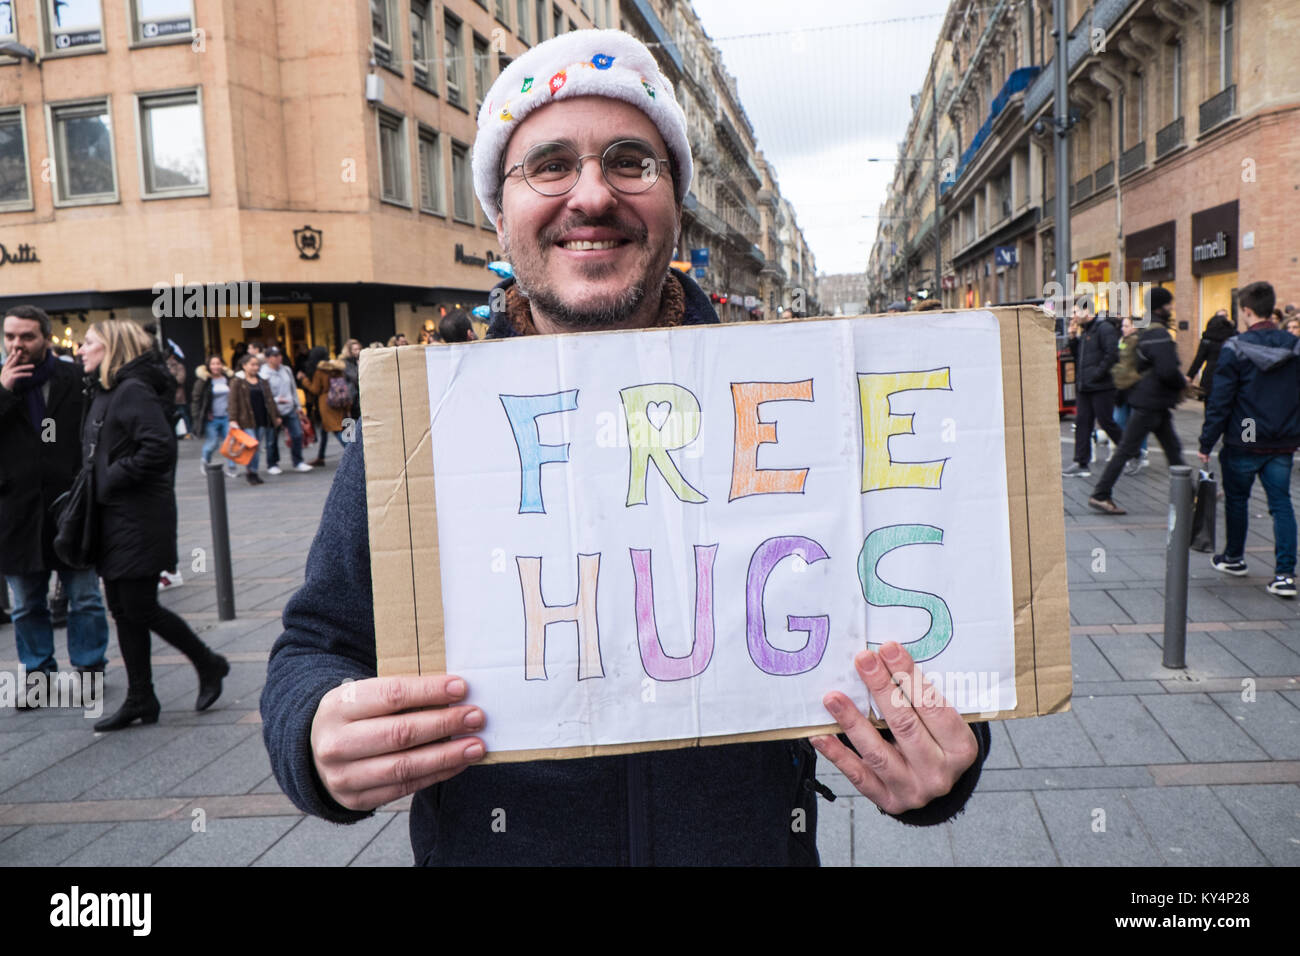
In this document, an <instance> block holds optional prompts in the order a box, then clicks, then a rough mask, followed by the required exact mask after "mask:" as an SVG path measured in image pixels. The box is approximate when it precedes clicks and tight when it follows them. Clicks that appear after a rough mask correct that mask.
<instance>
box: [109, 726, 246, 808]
mask: <svg viewBox="0 0 1300 956" xmlns="http://www.w3.org/2000/svg"><path fill="white" fill-rule="evenodd" d="M255 734H256V735H258V736H260V734H259V732H258V729H257V728H255V727H241V726H232V725H229V724H219V725H216V726H211V727H187V728H185V731H184V732H183V733H181V734H180V735H178V736H177V737H176V738H175V739H173V740H171V741H168V743H167V744H165V745H164V746H162V747H160V748H158V749H157V750H155V751H154V752H153V753H151V754H149V755H148V756H147V757H145V758H144V759H142V760H137V761H136V762H135V763H133V764H131V765H130V766H127V767H123V768H122V769H121V770H119V771H118V772H117V773H116V774H114V775H113V776H112V777H110V778H109V779H107V780H105V781H104V782H103V783H100V784H98V785H97V786H95V787H92V788H91V789H90V790H88V791H87V792H86V793H85V794H84V795H83V797H84V799H87V800H115V799H122V798H126V797H151V796H157V795H159V794H164V793H166V792H167V791H168V790H169V789H171V788H172V787H174V786H176V785H177V784H178V783H180V782H181V781H182V780H184V779H185V778H186V777H189V776H191V775H192V774H194V773H197V772H198V771H199V770H201V769H202V768H203V767H206V766H207V765H208V764H210V763H212V762H213V761H214V760H216V759H217V758H218V757H220V756H221V755H222V754H224V753H225V752H226V751H228V750H230V749H231V748H232V747H234V746H235V745H237V744H239V743H242V742H243V741H244V740H246V739H248V738H249V737H250V736H253V735H255Z"/></svg>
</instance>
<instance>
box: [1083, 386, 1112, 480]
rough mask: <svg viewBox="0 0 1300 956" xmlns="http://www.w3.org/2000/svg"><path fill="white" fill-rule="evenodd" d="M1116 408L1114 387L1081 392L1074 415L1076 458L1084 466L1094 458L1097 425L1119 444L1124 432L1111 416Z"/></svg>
mask: <svg viewBox="0 0 1300 956" xmlns="http://www.w3.org/2000/svg"><path fill="white" fill-rule="evenodd" d="M1114 408H1115V390H1114V389H1110V388H1107V389H1102V390H1101V391H1099V392H1080V393H1079V397H1078V401H1077V403H1076V404H1075V416H1074V460H1075V461H1077V462H1078V463H1079V464H1080V465H1082V466H1083V467H1084V468H1087V467H1088V463H1089V462H1090V461H1091V460H1092V431H1093V429H1094V428H1095V427H1096V426H1097V425H1100V426H1101V428H1102V431H1104V432H1105V433H1106V434H1107V435H1109V436H1110V440H1111V441H1112V442H1114V443H1115V444H1116V445H1118V444H1119V441H1120V438H1121V437H1122V436H1123V434H1124V433H1123V431H1121V430H1120V427H1119V425H1118V424H1116V422H1115V420H1114V419H1113V418H1112V417H1111V413H1112V412H1113V410H1114Z"/></svg>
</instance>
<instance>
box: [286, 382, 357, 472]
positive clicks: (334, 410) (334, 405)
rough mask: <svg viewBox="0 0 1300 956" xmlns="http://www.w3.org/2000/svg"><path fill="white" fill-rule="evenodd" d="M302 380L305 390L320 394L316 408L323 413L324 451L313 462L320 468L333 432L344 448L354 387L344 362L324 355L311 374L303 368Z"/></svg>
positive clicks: (321, 417)
mask: <svg viewBox="0 0 1300 956" xmlns="http://www.w3.org/2000/svg"><path fill="white" fill-rule="evenodd" d="M298 381H299V382H300V383H301V384H302V387H303V390H304V391H306V392H307V393H309V394H311V395H315V396H316V408H317V410H318V412H319V414H320V428H321V434H320V453H319V454H318V455H317V456H316V460H315V461H313V462H311V464H313V465H315V466H316V467H317V468H320V467H322V466H324V464H325V448H326V446H328V445H329V437H330V435H334V436H335V437H336V438H338V440H339V444H340V445H341V446H343V448H345V449H346V448H347V445H346V444H345V443H344V441H343V420H344V418H346V417H347V415H348V413H349V412H350V411H351V410H352V389H351V388H349V387H348V379H347V375H345V374H344V369H343V363H342V362H338V361H330V360H328V359H324V360H322V361H320V362H318V363H317V364H316V371H315V372H313V373H312V376H311V377H310V378H308V377H307V376H306V375H303V374H302V373H301V372H300V373H299V374H298Z"/></svg>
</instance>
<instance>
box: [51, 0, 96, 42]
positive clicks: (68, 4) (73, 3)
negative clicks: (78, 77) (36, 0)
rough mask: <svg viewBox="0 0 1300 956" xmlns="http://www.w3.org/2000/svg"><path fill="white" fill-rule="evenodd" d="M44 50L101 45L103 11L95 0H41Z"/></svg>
mask: <svg viewBox="0 0 1300 956" xmlns="http://www.w3.org/2000/svg"><path fill="white" fill-rule="evenodd" d="M41 6H42V10H43V13H44V15H45V16H44V19H45V51H46V53H47V54H49V53H52V52H60V53H61V52H64V51H68V50H77V49H78V48H80V47H94V48H96V49H103V47H104V13H103V10H101V9H100V6H99V0H44V2H43V3H42V5H41Z"/></svg>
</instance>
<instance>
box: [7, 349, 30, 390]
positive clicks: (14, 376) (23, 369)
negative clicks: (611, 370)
mask: <svg viewBox="0 0 1300 956" xmlns="http://www.w3.org/2000/svg"><path fill="white" fill-rule="evenodd" d="M20 354H22V353H20V352H19V351H18V350H17V349H14V350H13V351H12V352H10V353H9V355H8V356H6V357H5V363H4V365H0V387H3V388H4V389H6V390H7V391H10V392H12V391H13V390H14V386H15V385H17V384H18V383H19V382H21V381H23V380H24V379H26V378H30V377H31V374H32V371H33V370H34V369H35V368H36V366H35V365H19V364H18V356H19V355H20Z"/></svg>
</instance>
